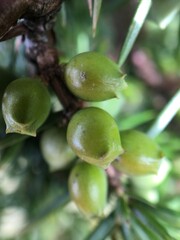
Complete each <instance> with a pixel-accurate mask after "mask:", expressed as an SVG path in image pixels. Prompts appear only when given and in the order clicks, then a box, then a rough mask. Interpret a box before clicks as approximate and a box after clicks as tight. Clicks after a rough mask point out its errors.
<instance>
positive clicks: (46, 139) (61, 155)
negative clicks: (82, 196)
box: [40, 127, 75, 171]
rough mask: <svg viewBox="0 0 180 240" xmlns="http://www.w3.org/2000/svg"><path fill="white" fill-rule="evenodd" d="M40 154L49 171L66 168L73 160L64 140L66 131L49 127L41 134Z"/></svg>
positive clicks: (72, 154) (73, 155) (73, 156)
mask: <svg viewBox="0 0 180 240" xmlns="http://www.w3.org/2000/svg"><path fill="white" fill-rule="evenodd" d="M40 146H41V152H42V154H43V156H44V159H45V161H46V162H47V163H48V165H49V167H50V170H52V171H54V170H59V169H63V168H65V167H67V166H68V165H69V164H70V163H71V162H72V161H73V160H74V158H75V154H74V152H73V151H72V150H71V148H70V147H69V145H68V144H67V140H66V129H64V128H58V127H51V128H49V129H47V130H46V131H44V132H43V134H42V136H41V139H40Z"/></svg>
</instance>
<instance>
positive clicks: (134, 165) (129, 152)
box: [113, 130, 163, 175]
mask: <svg viewBox="0 0 180 240" xmlns="http://www.w3.org/2000/svg"><path fill="white" fill-rule="evenodd" d="M121 141H122V146H123V148H124V154H122V155H121V156H120V158H119V159H118V160H115V161H114V162H113V166H114V167H115V168H116V169H117V170H119V171H122V172H125V173H127V174H129V175H147V174H157V172H158V169H159V166H160V163H161V160H162V157H163V155H162V152H161V150H160V149H159V147H158V146H157V144H156V143H155V142H154V141H153V140H152V139H151V138H149V137H148V136H147V135H146V134H144V133H142V132H140V131H136V130H129V131H123V132H121Z"/></svg>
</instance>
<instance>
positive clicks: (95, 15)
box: [92, 0, 102, 37]
mask: <svg viewBox="0 0 180 240" xmlns="http://www.w3.org/2000/svg"><path fill="white" fill-rule="evenodd" d="M101 5H102V0H94V7H93V22H92V31H93V37H95V36H96V28H97V23H98V19H99V14H100V11H101Z"/></svg>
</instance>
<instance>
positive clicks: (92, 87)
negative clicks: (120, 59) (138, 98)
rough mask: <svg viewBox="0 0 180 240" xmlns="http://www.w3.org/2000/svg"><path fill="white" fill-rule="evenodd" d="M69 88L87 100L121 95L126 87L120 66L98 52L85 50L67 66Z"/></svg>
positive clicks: (66, 75) (66, 77) (66, 78)
mask: <svg viewBox="0 0 180 240" xmlns="http://www.w3.org/2000/svg"><path fill="white" fill-rule="evenodd" d="M65 81H66V84H67V87H68V88H69V90H70V91H71V92H72V93H73V94H74V95H75V96H77V97H79V98H81V99H83V100H87V101H102V100H107V99H110V98H115V97H120V91H121V90H122V89H124V88H125V87H126V83H125V81H124V76H123V74H122V73H121V72H120V70H119V67H118V66H117V65H116V64H115V63H114V62H113V61H111V60H110V59H108V58H107V57H105V56H103V55H101V54H99V53H96V52H85V53H81V54H78V55H76V56H75V57H73V58H72V59H71V60H70V61H69V63H68V64H67V65H66V68H65Z"/></svg>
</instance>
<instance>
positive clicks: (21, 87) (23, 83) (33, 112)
mask: <svg viewBox="0 0 180 240" xmlns="http://www.w3.org/2000/svg"><path fill="white" fill-rule="evenodd" d="M2 111H3V117H4V120H5V123H6V133H12V132H14V133H20V134H26V135H31V136H36V130H37V129H38V128H39V127H40V126H41V125H42V124H43V123H44V121H45V120H46V118H47V116H48V114H49V111H50V96H49V93H48V90H47V88H46V87H45V86H44V85H43V83H41V82H40V81H39V80H38V79H31V78H21V79H17V80H15V81H13V82H11V83H10V84H9V85H8V86H7V88H6V90H5V92H4V96H3V101H2Z"/></svg>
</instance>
